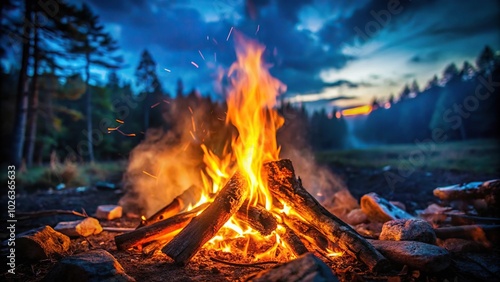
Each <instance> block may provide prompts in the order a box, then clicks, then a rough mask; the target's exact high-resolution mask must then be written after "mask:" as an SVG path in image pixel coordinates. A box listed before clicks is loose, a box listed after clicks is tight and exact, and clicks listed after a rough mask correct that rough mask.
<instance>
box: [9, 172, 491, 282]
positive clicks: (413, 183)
mask: <svg viewBox="0 0 500 282" xmlns="http://www.w3.org/2000/svg"><path fill="white" fill-rule="evenodd" d="M331 170H332V171H333V172H334V173H335V174H336V175H337V176H338V177H340V178H341V179H342V180H343V181H344V182H345V183H346V184H347V187H348V188H349V190H350V191H351V193H352V194H353V196H354V197H355V198H356V199H358V200H359V198H360V197H361V196H362V195H363V194H365V193H368V192H377V193H378V194H379V195H381V196H383V197H385V198H387V199H389V200H395V201H400V202H402V203H404V204H405V205H406V206H407V208H408V210H409V211H410V212H414V211H415V210H417V209H423V208H425V207H426V206H427V205H428V204H429V203H435V202H437V200H436V199H435V198H434V197H433V196H432V190H433V189H434V188H435V187H439V186H445V185H451V184H456V183H462V182H470V181H484V180H489V179H494V178H498V177H499V176H498V175H488V174H480V173H463V172H453V171H415V172H413V173H412V174H410V175H407V176H406V177H405V178H404V181H400V182H398V183H396V184H395V185H394V186H390V185H389V184H388V181H387V174H386V172H387V171H389V172H393V173H398V172H397V171H391V170H386V171H384V170H374V169H360V168H344V167H342V168H341V167H331ZM122 195H123V192H122V191H121V190H98V189H96V188H94V187H89V188H87V189H86V190H82V189H79V190H78V189H76V188H67V189H64V190H60V191H38V192H34V193H30V194H25V193H22V192H20V191H18V194H17V198H16V205H17V206H16V211H17V212H32V211H41V210H54V209H63V210H75V211H82V209H84V210H85V211H86V212H87V213H88V214H89V215H92V214H93V213H94V212H95V210H96V208H97V206H98V205H102V204H116V203H117V202H118V200H119V198H120V197H121V196H122ZM2 202H5V203H6V202H7V199H6V198H5V197H3V198H2ZM2 214H4V213H2ZM76 219H77V218H75V217H74V216H67V215H54V216H48V217H43V218H37V219H30V220H23V221H18V223H17V226H16V227H17V232H18V234H19V233H20V232H23V231H25V230H29V229H32V228H36V227H39V226H43V225H50V226H52V227H53V226H55V225H56V224H57V223H58V222H60V221H67V220H76ZM139 221H140V219H138V218H129V217H123V218H121V219H117V220H113V221H101V225H102V226H114V227H136V226H137V225H138V224H139ZM2 222H5V218H2ZM4 230H6V229H5V228H2V232H3V233H2V234H1V236H2V238H1V239H2V240H5V239H6V238H7V234H6V233H5V231H4ZM117 234H119V233H112V232H107V231H104V232H102V233H101V234H99V235H94V236H90V237H87V238H77V239H72V240H71V241H72V242H71V248H70V253H72V254H76V253H80V252H84V251H87V250H89V249H105V250H107V251H109V252H110V253H111V254H112V255H113V256H115V258H116V259H117V260H118V261H119V262H120V264H121V265H122V266H123V267H124V269H125V271H126V272H127V274H129V275H130V276H132V277H134V278H135V279H136V280H137V281H166V280H168V281H242V280H244V279H245V278H246V277H248V276H249V275H251V274H254V273H256V272H258V271H261V270H262V268H269V267H272V266H273V264H269V265H264V266H259V267H255V266H233V265H227V264H225V263H221V262H216V261H214V260H213V258H219V259H222V260H227V261H233V262H241V263H246V261H245V260H244V259H241V258H240V259H238V258H235V257H234V256H231V254H226V253H220V252H219V253H216V252H213V251H207V250H202V251H200V252H199V253H198V254H197V255H196V256H195V257H194V258H193V260H192V262H191V263H189V264H188V265H186V266H177V265H174V264H173V263H172V260H171V259H169V258H168V257H167V256H165V255H163V254H162V253H159V252H157V253H155V254H154V255H150V256H146V255H143V254H142V253H139V252H137V253H134V252H124V251H118V250H117V249H116V246H115V243H114V236H116V235H117ZM492 249H493V251H492V252H489V253H486V254H483V255H481V256H479V258H478V259H475V261H476V262H473V263H471V262H470V260H471V259H470V257H471V256H469V255H468V256H467V257H454V264H453V266H452V267H451V268H449V269H448V270H447V271H446V272H445V273H438V274H432V275H427V274H425V273H419V272H418V271H411V270H408V269H407V268H405V267H402V266H395V267H394V269H393V271H392V272H390V273H384V274H381V273H378V274H376V273H370V272H368V271H367V270H366V268H365V267H364V266H363V265H362V264H360V263H359V262H357V261H356V260H355V259H353V258H351V257H349V256H347V255H344V256H342V257H340V258H333V259H326V258H325V257H322V256H321V255H320V254H317V255H318V257H320V258H322V259H323V260H324V261H325V262H326V263H327V264H328V265H329V266H330V267H331V268H332V270H333V271H334V273H335V274H336V275H337V276H338V277H339V278H340V279H341V280H342V281H443V280H445V279H447V280H448V281H471V280H474V279H475V278H477V276H475V275H476V273H478V272H481V271H483V272H484V269H482V268H485V265H486V267H487V266H488V263H485V262H484V261H485V260H486V261H487V260H490V261H495V260H496V261H497V260H498V258H500V256H499V254H498V246H494V248H492ZM4 251H5V250H4ZM2 260H5V255H3V254H2ZM478 261H479V262H478ZM56 262H57V260H56V259H52V260H45V261H40V262H37V263H24V264H23V263H22V262H17V269H16V270H17V271H16V272H17V274H16V275H15V276H12V275H10V274H6V273H5V271H6V263H4V261H2V275H1V278H0V279H1V280H4V279H6V280H4V281H40V280H41V279H42V278H43V277H44V276H45V274H46V273H47V272H48V271H49V270H50V269H51V268H52V267H53V266H54V265H55V263H56ZM464 265H465V266H464ZM474 269H475V270H474ZM478 269H479V270H478ZM489 271H490V272H491V271H495V270H491V269H490V270H489ZM495 273H498V270H496V272H495ZM486 277H488V276H486ZM497 278H498V277H497Z"/></svg>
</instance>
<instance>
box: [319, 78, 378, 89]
mask: <svg viewBox="0 0 500 282" xmlns="http://www.w3.org/2000/svg"><path fill="white" fill-rule="evenodd" d="M360 85H363V86H368V84H367V83H354V82H351V81H349V80H345V79H341V80H337V81H334V82H329V83H325V84H324V87H325V88H331V87H340V86H346V87H348V88H358V87H359V86H360Z"/></svg>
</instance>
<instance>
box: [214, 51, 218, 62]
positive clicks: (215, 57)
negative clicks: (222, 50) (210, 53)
mask: <svg viewBox="0 0 500 282" xmlns="http://www.w3.org/2000/svg"><path fill="white" fill-rule="evenodd" d="M214 61H215V62H217V53H216V52H214Z"/></svg>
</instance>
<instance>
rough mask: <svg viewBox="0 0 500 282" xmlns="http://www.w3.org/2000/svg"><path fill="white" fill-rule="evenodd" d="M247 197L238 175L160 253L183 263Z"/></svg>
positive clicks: (244, 180)
mask: <svg viewBox="0 0 500 282" xmlns="http://www.w3.org/2000/svg"><path fill="white" fill-rule="evenodd" d="M247 194H248V184H247V181H246V179H244V178H243V176H242V175H241V174H239V173H236V174H235V175H233V177H231V179H230V180H229V182H228V183H227V184H226V185H225V186H224V188H222V190H221V191H220V192H219V193H218V194H217V196H216V197H215V199H214V201H213V202H212V203H211V204H210V205H209V206H208V207H207V208H206V209H205V210H204V211H203V212H202V213H201V214H200V215H199V216H197V217H196V218H194V219H193V220H192V221H191V222H190V223H189V224H188V225H187V226H186V227H185V228H184V229H182V231H181V232H180V233H179V234H177V235H176V236H175V237H174V238H173V239H172V241H170V242H169V243H168V244H167V245H166V246H165V247H164V248H163V249H162V252H163V253H165V254H166V255H168V256H169V257H171V258H172V259H173V260H174V261H175V262H176V263H180V264H185V263H187V262H188V261H189V260H190V259H191V257H193V256H194V255H195V254H196V253H197V252H198V250H199V249H200V248H201V247H202V246H203V245H204V244H205V243H206V242H207V241H208V240H210V239H211V238H212V237H213V236H214V235H215V234H216V233H217V232H218V231H219V229H220V228H221V227H222V226H223V225H224V224H225V223H226V222H227V221H228V220H229V218H231V216H232V215H233V214H234V213H236V212H237V211H238V209H239V208H240V207H241V206H242V204H243V202H244V201H245V199H246V197H247Z"/></svg>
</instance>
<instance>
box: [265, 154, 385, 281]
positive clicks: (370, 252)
mask: <svg viewBox="0 0 500 282" xmlns="http://www.w3.org/2000/svg"><path fill="white" fill-rule="evenodd" d="M265 168H266V172H267V174H268V184H269V189H270V191H271V193H272V194H273V195H274V196H275V197H276V198H278V199H279V200H281V201H283V202H284V203H285V204H287V205H289V206H291V207H293V208H294V210H295V212H297V213H298V214H300V215H301V216H302V217H303V218H304V219H305V220H307V221H308V222H309V223H310V224H311V225H313V226H314V227H315V228H317V229H318V230H319V231H320V232H321V233H323V234H324V235H325V236H326V237H327V238H328V239H329V240H330V241H332V242H333V243H336V244H338V245H339V247H340V248H341V249H342V250H344V251H346V252H347V253H348V254H350V255H352V256H354V257H356V258H358V259H360V260H361V261H363V262H364V263H365V264H366V265H367V266H368V267H369V268H370V270H372V271H378V270H382V269H386V268H387V267H388V266H389V262H388V260H387V259H386V258H385V257H384V256H382V254H380V253H379V252H378V251H377V250H376V249H375V248H374V247H373V246H372V245H371V244H370V243H369V242H368V241H367V240H366V239H364V238H363V237H361V236H360V235H359V234H358V233H357V232H356V231H355V230H354V229H352V228H351V227H350V226H349V225H348V224H346V223H344V222H343V221H341V220H340V219H338V218H337V217H336V216H334V215H332V214H331V213H330V212H328V211H327V210H326V209H325V208H324V207H323V206H321V205H320V204H319V203H318V201H316V199H314V197H313V196H312V195H311V194H309V193H308V192H307V191H306V190H305V189H304V187H302V183H301V182H300V180H297V179H296V178H295V172H294V169H293V166H292V163H291V161H290V160H280V161H276V162H271V163H267V164H266V165H265Z"/></svg>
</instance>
